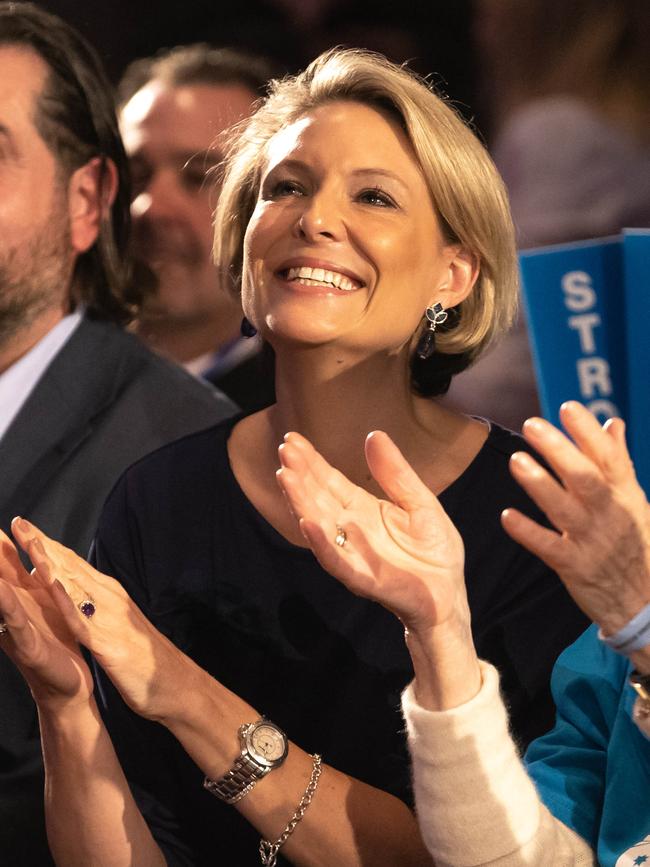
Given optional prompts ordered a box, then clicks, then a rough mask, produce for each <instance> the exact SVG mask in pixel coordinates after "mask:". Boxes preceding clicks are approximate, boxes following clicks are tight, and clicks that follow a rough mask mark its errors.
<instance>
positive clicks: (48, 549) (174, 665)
mask: <svg viewBox="0 0 650 867" xmlns="http://www.w3.org/2000/svg"><path fill="white" fill-rule="evenodd" d="M12 532H13V534H14V537H15V539H16V541H17V542H18V543H19V545H20V546H21V547H22V548H23V550H24V551H25V552H26V553H27V554H28V556H29V558H30V560H31V561H32V563H33V565H34V570H33V572H32V574H31V575H28V573H27V572H26V571H25V570H24V569H22V567H20V569H22V572H20V571H19V569H18V567H19V566H20V564H19V561H18V557H17V554H16V552H15V550H13V559H12V558H11V551H10V550H9V549H13V546H12V545H11V542H9V540H8V539H6V537H5V545H6V546H8V547H7V553H6V554H5V557H4V562H5V563H6V562H13V564H14V571H15V572H16V581H15V582H14V583H15V584H16V585H17V586H15V587H14V588H13V591H14V596H15V598H16V599H17V601H18V607H17V609H16V614H15V616H14V615H13V613H12V612H11V611H9V610H8V609H5V612H6V619H7V622H8V623H9V624H10V631H11V633H12V645H13V646H15V651H14V653H13V654H12V655H14V657H15V658H16V661H17V663H18V664H19V665H20V666H21V667H22V668H23V673H24V675H25V676H26V677H27V679H28V681H29V682H30V685H31V686H32V689H34V686H33V681H34V678H35V674H34V672H36V671H39V670H41V669H43V662H42V661H41V660H42V659H43V658H44V656H45V652H44V649H48V652H49V656H48V657H47V660H48V668H47V671H46V672H43V674H44V675H45V677H46V679H49V683H50V688H52V689H59V690H67V691H68V692H69V691H70V690H71V685H70V684H69V683H68V680H69V677H68V679H67V680H66V678H65V673H66V671H67V669H68V668H69V665H70V663H69V662H68V660H67V659H65V658H64V657H63V653H62V650H61V648H64V649H65V650H66V651H67V653H68V654H69V655H71V658H72V659H74V660H75V662H77V664H78V667H79V669H80V671H81V672H82V674H83V677H84V682H85V685H86V690H87V692H88V693H90V692H91V691H92V679H91V677H90V673H89V672H88V669H87V667H86V665H85V663H84V662H83V658H82V657H81V656H80V654H79V650H78V644H82V645H84V646H85V647H87V648H88V650H90V652H91V653H92V654H93V656H94V657H95V659H96V660H97V661H98V663H99V664H100V665H101V666H102V668H103V669H104V671H105V672H106V674H107V675H108V676H109V677H110V678H111V680H112V681H113V683H114V684H115V686H116V687H117V689H118V690H119V692H120V693H121V695H122V697H123V698H124V700H125V701H126V702H127V704H128V705H129V706H130V707H131V708H132V709H133V710H135V711H136V712H137V713H139V714H140V715H142V716H146V717H149V718H152V719H164V718H165V717H166V715H167V714H169V713H171V712H172V711H173V709H174V708H175V706H176V703H177V699H178V695H179V690H178V688H177V686H178V684H179V683H183V682H184V680H186V677H187V672H186V671H185V666H184V662H185V661H186V660H187V658H186V657H185V656H184V655H183V654H182V653H181V652H180V651H179V650H178V649H177V648H175V647H174V645H173V644H172V643H171V642H170V641H169V640H168V639H167V638H166V637H165V636H164V635H162V634H161V633H160V632H158V630H157V629H155V627H154V626H152V624H151V623H150V622H149V621H148V620H147V618H146V617H145V616H144V614H143V613H142V612H141V611H140V609H139V608H138V607H137V605H136V604H135V603H134V602H133V601H132V600H131V598H130V597H129V595H128V593H127V592H126V590H125V589H124V588H123V587H122V586H121V584H119V583H118V582H117V581H116V580H115V579H113V578H111V577H109V576H108V575H103V574H102V573H101V572H98V571H97V569H94V568H93V567H92V566H91V565H90V564H89V563H87V562H86V561H85V560H83V559H82V558H81V557H79V556H78V555H77V554H75V553H74V551H71V550H70V549H69V548H66V547H65V546H64V545H61V544H59V543H58V542H55V541H54V540H53V539H50V538H49V537H48V536H47V535H46V534H45V533H43V532H42V531H41V530H39V529H38V528H37V527H36V526H34V525H33V524H30V523H29V522H27V521H25V520H24V519H20V518H17V519H15V520H14V522H13V524H12ZM16 563H17V564H18V565H16ZM4 573H5V570H4V569H3V575H4ZM6 598H7V600H8V601H9V597H8V596H7V597H6ZM88 601H90V602H91V603H92V606H93V607H94V613H93V614H92V616H91V617H87V616H85V615H84V613H83V612H82V610H81V607H80V606H82V603H84V602H88ZM21 603H22V604H21ZM0 604H2V602H0ZM9 604H11V603H10V602H9ZM82 607H83V606H82ZM88 610H89V609H88V608H86V611H88ZM10 616H11V617H14V619H16V618H17V620H16V622H17V623H18V627H17V628H14V626H13V624H12V621H11V619H10ZM18 628H20V629H22V632H21V634H20V635H19V634H18V632H17V629H18ZM54 638H57V640H58V645H57V644H55V643H54V641H53V639H54ZM32 644H33V646H34V649H33V650H30V648H31V647H32ZM54 650H58V653H56V654H55V653H54ZM75 653H76V656H74V654H75ZM23 658H25V659H29V661H30V663H29V664H30V666H31V669H30V671H26V670H25V669H24V664H23V663H21V660H22V659H23ZM39 666H40V669H39ZM163 672H164V676H161V673H163ZM175 675H178V677H176V676H175ZM79 676H80V675H79Z"/></svg>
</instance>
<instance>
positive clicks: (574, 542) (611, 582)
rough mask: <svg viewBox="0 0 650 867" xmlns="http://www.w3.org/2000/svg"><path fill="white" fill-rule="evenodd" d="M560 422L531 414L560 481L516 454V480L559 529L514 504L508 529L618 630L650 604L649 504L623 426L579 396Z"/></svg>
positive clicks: (531, 426) (507, 515)
mask: <svg viewBox="0 0 650 867" xmlns="http://www.w3.org/2000/svg"><path fill="white" fill-rule="evenodd" d="M560 417H561V420H562V424H563V425H564V427H565V429H566V431H567V432H568V434H569V435H570V436H571V437H573V440H574V441H575V444H574V443H572V442H571V441H570V440H569V439H568V438H567V437H566V436H564V435H563V434H562V433H560V431H559V430H557V429H556V428H555V427H553V425H551V424H549V423H548V422H546V421H543V420H542V419H530V420H529V421H527V422H526V423H525V425H524V429H523V431H524V436H525V437H526V439H527V440H528V442H529V443H530V444H531V445H532V446H533V447H534V448H535V449H536V450H537V451H538V452H539V453H540V454H541V455H542V457H544V458H545V460H546V461H548V463H549V465H550V466H551V467H552V468H553V470H554V471H555V473H556V474H557V476H558V477H559V479H560V480H561V481H557V480H556V479H554V478H553V476H552V475H551V474H550V473H549V472H547V471H546V470H545V469H544V468H543V467H541V466H540V465H539V464H538V463H537V461H535V460H534V458H532V457H531V456H530V455H527V454H524V453H517V454H515V455H513V457H512V460H511V471H512V474H513V476H514V478H515V479H516V480H517V481H518V482H519V484H520V485H522V487H523V488H524V489H525V490H526V492H527V493H528V494H529V495H530V497H531V498H532V499H533V500H534V501H535V502H536V503H537V505H538V506H539V507H540V508H541V509H542V510H543V511H544V512H545V513H546V514H547V516H548V518H549V520H550V521H551V523H552V524H553V526H554V527H555V528H556V530H557V532H555V531H553V530H549V529H548V528H545V527H541V526H540V525H539V524H537V523H536V522H534V521H532V520H530V519H529V518H527V517H525V516H524V515H522V514H521V513H519V512H517V511H516V510H514V509H507V510H506V511H505V512H504V513H503V516H502V522H503V526H504V528H505V530H506V531H507V532H508V533H509V534H510V535H511V536H512V537H513V539H515V540H516V541H517V542H519V543H521V544H522V545H524V546H525V547H526V548H528V549H529V550H530V551H532V552H533V553H534V554H536V555H537V556H538V557H540V558H541V559H542V560H544V562H545V563H547V564H548V565H549V566H550V567H551V568H552V569H554V570H555V571H556V572H557V573H558V575H559V576H560V578H561V579H562V581H563V582H564V583H565V584H566V586H567V589H568V590H569V592H570V593H571V595H572V596H573V597H574V599H575V600H576V602H577V603H578V605H580V607H581V608H582V609H583V611H584V612H585V613H586V614H587V615H588V616H589V617H590V618H591V619H592V620H594V621H595V622H597V623H598V624H600V626H601V627H602V628H603V630H604V631H605V632H607V633H614V632H616V631H618V630H619V629H620V628H621V627H622V626H624V625H625V624H626V623H627V622H628V621H629V620H630V619H631V618H632V617H634V615H636V614H638V612H639V611H640V610H641V609H642V608H643V607H644V606H645V605H646V604H647V603H648V602H650V506H649V505H648V501H647V500H646V497H645V494H644V493H643V490H642V489H641V487H640V485H639V484H638V482H637V479H636V476H635V473H634V467H633V466H632V463H631V461H630V456H629V453H628V451H627V448H626V445H625V425H624V423H623V422H622V421H621V419H612V420H611V421H609V422H607V424H605V425H604V427H601V426H600V425H599V424H598V422H597V421H596V419H595V418H594V417H593V415H592V414H591V413H590V412H589V411H588V410H587V409H585V408H584V407H583V406H581V405H580V404H579V403H576V402H573V401H572V402H569V403H566V404H564V405H563V407H562V409H561V411H560Z"/></svg>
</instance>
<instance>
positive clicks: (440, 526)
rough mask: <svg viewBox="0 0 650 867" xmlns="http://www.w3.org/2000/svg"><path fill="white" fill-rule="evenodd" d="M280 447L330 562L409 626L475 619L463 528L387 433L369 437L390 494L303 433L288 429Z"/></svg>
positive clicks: (300, 506)
mask: <svg viewBox="0 0 650 867" xmlns="http://www.w3.org/2000/svg"><path fill="white" fill-rule="evenodd" d="M279 455H280V463H281V469H280V470H279V471H278V474H277V475H278V481H279V483H280V486H281V488H282V490H283V491H284V493H285V495H286V497H287V500H288V502H289V506H290V508H291V510H292V511H293V513H294V515H295V516H296V518H297V519H298V520H299V523H300V528H301V530H302V533H303V535H304V537H305V539H306V540H307V541H308V543H309V545H310V547H311V548H312V550H313V552H314V554H315V555H316V557H317V558H318V560H319V561H320V563H321V564H322V566H323V568H324V569H326V570H327V571H328V572H330V573H331V574H332V575H334V576H335V577H336V578H338V579H339V581H341V582H342V583H343V584H344V585H345V586H346V587H347V588H348V589H349V590H351V591H352V592H353V593H356V594H358V595H360V596H365V597H367V598H369V599H373V600H375V601H377V602H380V603H381V604H382V605H384V606H385V607H386V608H388V609H389V610H390V611H392V612H393V613H394V614H396V615H397V616H398V617H399V618H400V620H402V622H403V623H404V624H405V626H406V627H408V629H409V631H412V632H419V633H425V632H427V631H428V630H430V629H432V628H434V627H436V626H439V625H441V624H443V623H445V622H447V621H449V620H450V619H453V618H456V617H457V618H459V619H460V620H463V621H464V620H467V621H469V615H468V612H467V600H466V596H465V586H464V575H463V566H464V548H463V543H462V540H461V538H460V535H459V533H458V531H457V530H456V528H455V527H454V526H453V524H452V523H451V521H450V520H449V518H448V517H447V515H446V514H445V512H444V510H443V508H442V506H441V505H440V503H439V502H438V500H437V498H436V497H435V496H434V494H433V493H431V491H430V490H429V489H428V488H427V487H426V485H424V483H423V482H422V481H421V480H420V479H419V478H418V476H417V475H416V473H415V472H414V471H413V469H412V468H411V467H410V465H409V464H408V463H407V462H406V460H405V459H404V457H403V456H402V454H401V453H400V451H399V450H398V448H397V446H396V445H395V444H394V443H393V442H392V440H391V439H390V438H389V437H388V436H387V435H386V434H385V433H382V432H380V431H375V432H374V433H371V434H370V435H369V436H368V438H367V440H366V460H367V463H368V467H369V469H370V472H371V473H372V476H373V478H374V479H375V480H376V481H377V483H378V484H379V486H380V487H381V488H382V490H383V491H384V492H385V493H386V495H387V497H388V499H385V500H384V499H378V498H377V497H375V496H373V495H372V494H370V493H368V492H367V491H365V490H364V489H363V488H360V487H358V486H357V485H354V484H352V483H351V482H350V481H349V480H348V479H347V478H346V477H345V476H344V475H342V474H341V473H340V472H338V471H337V470H336V469H334V468H333V467H331V466H330V465H329V464H328V463H327V461H325V459H324V458H323V457H322V456H321V455H320V454H319V453H318V452H317V451H316V450H315V449H314V447H313V446H312V445H311V444H310V443H309V442H308V441H307V440H306V439H305V438H304V437H302V436H301V435H300V434H297V433H289V434H287V436H286V437H285V442H284V443H283V444H282V445H281V446H280V449H279ZM341 531H342V532H341ZM337 537H338V543H337ZM341 542H344V544H341Z"/></svg>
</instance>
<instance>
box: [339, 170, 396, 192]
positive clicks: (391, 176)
mask: <svg viewBox="0 0 650 867" xmlns="http://www.w3.org/2000/svg"><path fill="white" fill-rule="evenodd" d="M351 174H353V175H356V176H358V175H361V176H364V175H373V176H375V175H379V176H381V177H384V178H387V179H388V180H389V181H394V182H395V183H396V184H399V185H400V187H402V189H403V190H404V191H405V192H408V191H409V187H408V185H407V184H405V183H404V181H403V180H402V178H401V177H400V176H399V175H396V174H395V172H391V171H390V170H389V169H381V168H373V167H368V168H363V169H354V170H353V171H352V173H351Z"/></svg>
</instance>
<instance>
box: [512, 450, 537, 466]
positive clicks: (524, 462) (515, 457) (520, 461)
mask: <svg viewBox="0 0 650 867" xmlns="http://www.w3.org/2000/svg"><path fill="white" fill-rule="evenodd" d="M510 462H511V463H513V464H516V465H517V466H519V467H522V468H523V469H527V468H528V467H531V466H532V464H533V461H532V460H531V458H530V455H528V454H526V452H514V453H513V454H512V455H510Z"/></svg>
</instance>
